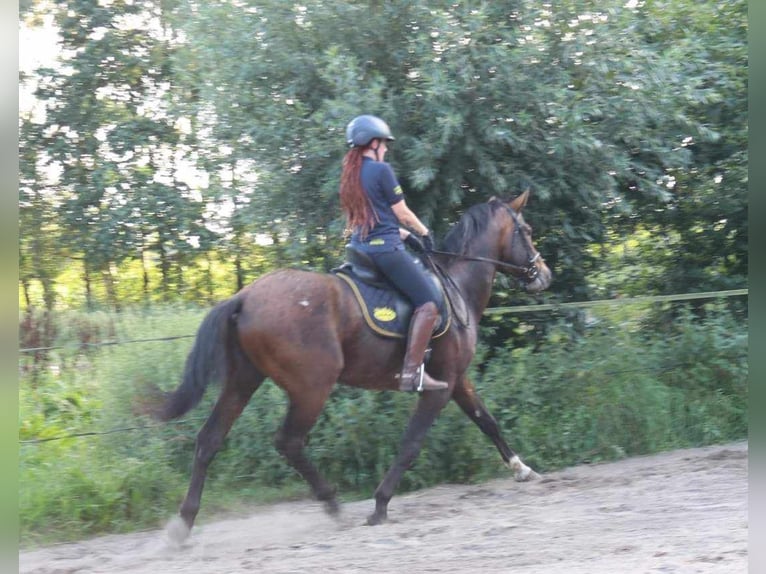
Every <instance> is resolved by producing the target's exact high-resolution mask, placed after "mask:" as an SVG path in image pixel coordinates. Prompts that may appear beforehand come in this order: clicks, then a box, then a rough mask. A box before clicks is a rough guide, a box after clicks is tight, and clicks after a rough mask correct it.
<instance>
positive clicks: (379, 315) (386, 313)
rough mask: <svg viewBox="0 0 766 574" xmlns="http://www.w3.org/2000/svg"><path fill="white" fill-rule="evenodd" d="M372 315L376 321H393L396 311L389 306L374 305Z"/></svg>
mask: <svg viewBox="0 0 766 574" xmlns="http://www.w3.org/2000/svg"><path fill="white" fill-rule="evenodd" d="M372 316H373V317H375V318H376V319H377V320H378V321H386V322H387V321H393V320H394V319H396V311H394V310H393V309H391V308H390V307H375V309H374V310H373V312H372Z"/></svg>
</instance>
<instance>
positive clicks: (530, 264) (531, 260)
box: [427, 206, 540, 282]
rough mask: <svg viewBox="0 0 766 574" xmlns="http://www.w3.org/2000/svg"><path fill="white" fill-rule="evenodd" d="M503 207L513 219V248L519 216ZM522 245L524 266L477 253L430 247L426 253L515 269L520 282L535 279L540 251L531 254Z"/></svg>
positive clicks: (518, 228)
mask: <svg viewBox="0 0 766 574" xmlns="http://www.w3.org/2000/svg"><path fill="white" fill-rule="evenodd" d="M505 208H506V209H507V210H508V214H509V215H510V216H511V219H513V238H512V239H511V248H513V242H514V241H515V240H516V236H517V235H520V234H521V230H520V224H519V218H518V215H517V214H516V212H515V211H514V210H513V209H511V208H510V207H508V206H505ZM524 247H525V249H526V252H527V264H526V265H525V266H522V265H516V264H514V263H506V262H505V261H499V260H497V259H491V258H489V257H481V256H478V255H464V254H462V253H452V252H450V251H438V250H436V249H432V250H430V251H428V252H427V253H428V254H431V253H434V254H436V255H446V256H447V257H454V258H456V259H463V260H466V261H480V262H482V263H490V264H492V265H495V266H497V267H504V268H506V269H508V270H510V271H515V272H516V274H514V276H515V277H516V279H518V280H519V281H521V282H528V281H534V280H535V279H537V274H538V273H539V271H538V269H537V265H535V262H536V261H537V260H538V259H540V252H539V251H538V252H537V253H536V254H535V255H531V254H530V249H529V245H525V246H524Z"/></svg>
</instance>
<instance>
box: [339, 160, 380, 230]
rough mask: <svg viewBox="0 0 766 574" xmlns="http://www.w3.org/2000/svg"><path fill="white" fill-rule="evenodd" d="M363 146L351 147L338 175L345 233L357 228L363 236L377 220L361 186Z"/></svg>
mask: <svg viewBox="0 0 766 574" xmlns="http://www.w3.org/2000/svg"><path fill="white" fill-rule="evenodd" d="M363 157H364V148H363V147H361V146H358V147H353V148H351V149H350V150H348V152H347V153H346V156H345V157H344V158H343V171H342V172H341V175H340V206H341V208H342V209H343V213H344V214H345V216H346V233H347V234H348V233H350V232H351V231H353V230H354V229H356V228H358V229H359V232H360V235H361V236H362V237H363V238H364V237H366V236H367V234H368V233H369V232H370V229H372V227H373V226H374V225H375V223H376V221H377V220H378V218H377V215H376V214H375V212H374V211H373V209H372V205H371V204H370V198H369V197H367V193H366V192H365V191H364V188H363V187H362V158H363Z"/></svg>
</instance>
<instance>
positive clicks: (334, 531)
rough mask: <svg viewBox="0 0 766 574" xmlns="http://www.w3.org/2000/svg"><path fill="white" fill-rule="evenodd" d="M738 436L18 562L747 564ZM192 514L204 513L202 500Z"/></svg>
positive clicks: (342, 568)
mask: <svg viewBox="0 0 766 574" xmlns="http://www.w3.org/2000/svg"><path fill="white" fill-rule="evenodd" d="M747 476H748V450H747V443H746V442H739V443H733V444H728V445H722V446H713V447H705V448H696V449H689V450H680V451H674V452H669V453H663V454H659V455H655V456H646V457H638V458H632V459H626V460H622V461H619V462H615V463H608V464H596V465H583V466H578V467H574V468H569V469H565V470H562V471H559V472H552V473H550V474H547V475H544V476H543V477H542V478H541V479H540V480H536V481H534V482H528V483H517V482H515V481H514V480H513V479H512V478H511V477H510V476H509V477H508V478H507V479H500V480H493V481H491V482H487V483H484V484H481V485H446V486H439V487H436V488H431V489H428V490H423V491H419V492H415V493H410V494H405V495H401V496H395V497H394V498H393V499H392V501H391V504H390V506H389V519H390V520H389V522H388V523H386V524H384V525H382V526H375V527H370V526H365V525H364V521H365V518H366V516H367V515H368V514H369V513H370V512H372V509H373V505H374V503H373V501H371V500H367V501H360V502H353V503H348V504H345V505H344V506H343V511H342V514H343V519H342V522H341V523H339V522H336V521H334V520H332V519H331V518H329V517H327V516H326V515H325V514H324V513H323V511H322V509H321V506H320V505H319V504H318V503H316V502H314V501H310V500H306V501H300V502H290V503H282V504H276V505H273V506H266V507H262V508H257V509H255V510H253V513H252V515H250V516H248V517H247V518H237V519H229V520H222V521H217V522H210V523H208V524H202V525H199V526H197V527H195V529H194V530H193V531H192V534H191V536H190V537H189V538H188V539H187V540H186V542H185V543H184V544H183V545H182V546H181V547H180V548H178V547H174V546H173V545H172V544H170V543H169V542H168V539H167V537H166V535H165V532H164V531H156V532H142V533H139V534H131V535H120V536H107V537H103V538H97V539H93V540H88V541H84V542H79V543H74V544H65V545H58V546H53V547H49V548H42V549H38V550H33V551H26V552H21V553H20V554H19V568H20V572H22V573H25V574H75V573H76V574H91V573H125V574H127V573H131V574H150V573H151V574H165V573H182V574H213V573H215V574H234V573H240V572H248V573H253V572H257V573H268V574H288V573H289V574H299V573H300V574H303V573H317V574H322V573H325V572H332V573H343V574H352V573H365V574H385V573H391V574H394V573H395V574H410V573H426V572H442V573H446V574H475V573H477V572H478V573H482V574H485V573H491V572H509V573H510V572H513V573H514V574H533V573H534V574H565V573H566V574H581V573H588V574H596V573H604V574H606V573H608V574H617V573H623V574H624V573H634V572H635V573H642V574H643V573H655V572H656V573H661V574H680V573H683V574H686V573H698V572H716V573H732V574H734V573H736V574H742V573H745V572H747V569H748V546H747V540H748V506H747V501H748V496H747V494H748V492H747ZM200 514H201V517H202V518H203V519H204V515H205V501H204V498H203V501H202V510H201V513H200Z"/></svg>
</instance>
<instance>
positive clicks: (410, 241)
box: [404, 233, 426, 253]
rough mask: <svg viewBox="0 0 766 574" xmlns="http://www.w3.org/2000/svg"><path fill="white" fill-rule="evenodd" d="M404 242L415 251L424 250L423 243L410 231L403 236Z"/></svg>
mask: <svg viewBox="0 0 766 574" xmlns="http://www.w3.org/2000/svg"><path fill="white" fill-rule="evenodd" d="M404 244H405V245H406V246H407V247H409V248H410V249H412V250H413V251H415V252H416V253H423V252H424V251H425V250H426V248H425V246H424V245H423V243H422V242H421V241H420V239H418V238H417V237H416V236H415V234H414V233H410V234H409V235H408V236H407V237H405V238H404Z"/></svg>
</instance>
